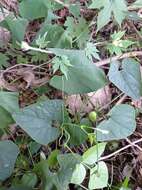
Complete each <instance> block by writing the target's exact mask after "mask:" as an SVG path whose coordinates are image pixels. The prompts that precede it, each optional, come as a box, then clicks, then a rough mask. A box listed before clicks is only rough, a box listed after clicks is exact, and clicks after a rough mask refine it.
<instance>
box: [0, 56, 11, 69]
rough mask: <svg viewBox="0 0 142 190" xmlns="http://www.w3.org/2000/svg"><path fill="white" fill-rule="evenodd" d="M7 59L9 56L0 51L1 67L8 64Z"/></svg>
mask: <svg viewBox="0 0 142 190" xmlns="http://www.w3.org/2000/svg"><path fill="white" fill-rule="evenodd" d="M8 60H9V58H8V57H7V56H6V55H5V54H4V53H0V68H1V69H3V67H7V66H8V65H9V63H8Z"/></svg>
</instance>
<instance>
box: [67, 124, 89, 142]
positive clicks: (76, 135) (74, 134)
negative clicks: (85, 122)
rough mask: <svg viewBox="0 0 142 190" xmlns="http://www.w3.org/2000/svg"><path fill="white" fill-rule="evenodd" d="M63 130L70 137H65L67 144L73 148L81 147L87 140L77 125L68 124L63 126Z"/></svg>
mask: <svg viewBox="0 0 142 190" xmlns="http://www.w3.org/2000/svg"><path fill="white" fill-rule="evenodd" d="M64 128H65V129H66V131H67V132H68V133H69V135H70V137H68V136H67V139H68V138H69V143H70V144H71V145H74V146H77V145H81V144H83V143H84V142H85V141H86V140H87V138H88V135H87V134H86V133H85V132H84V131H83V130H82V129H81V127H80V126H78V125H74V124H68V125H65V126H64Z"/></svg>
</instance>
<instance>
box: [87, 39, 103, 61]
mask: <svg viewBox="0 0 142 190" xmlns="http://www.w3.org/2000/svg"><path fill="white" fill-rule="evenodd" d="M98 53H99V50H98V49H97V48H96V46H95V45H94V44H93V43H91V42H88V43H87V46H86V48H85V54H86V56H87V57H88V59H90V60H91V61H92V57H94V58H96V59H98V60H100V57H99V54H98Z"/></svg>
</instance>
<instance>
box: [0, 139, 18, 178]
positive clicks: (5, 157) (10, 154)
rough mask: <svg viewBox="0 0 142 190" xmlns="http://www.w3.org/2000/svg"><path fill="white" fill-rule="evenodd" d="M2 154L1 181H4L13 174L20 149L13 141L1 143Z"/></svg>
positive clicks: (0, 161)
mask: <svg viewBox="0 0 142 190" xmlns="http://www.w3.org/2000/svg"><path fill="white" fill-rule="evenodd" d="M0 153H1V154H0V180H2V181H3V180H5V179H7V178H8V177H10V175H11V174H12V172H13V169H14V165H15V161H16V158H17V156H18V154H19V149H18V147H17V146H16V145H15V144H14V143H13V142H12V141H1V142H0Z"/></svg>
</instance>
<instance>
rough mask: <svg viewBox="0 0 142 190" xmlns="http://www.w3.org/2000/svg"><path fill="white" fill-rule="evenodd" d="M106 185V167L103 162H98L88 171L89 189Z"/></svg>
mask: <svg viewBox="0 0 142 190" xmlns="http://www.w3.org/2000/svg"><path fill="white" fill-rule="evenodd" d="M107 185H108V169H107V166H106V164H105V162H99V163H98V164H97V165H96V166H95V167H94V168H92V169H91V171H90V180H89V189H90V190H92V189H102V188H104V187H107Z"/></svg>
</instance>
